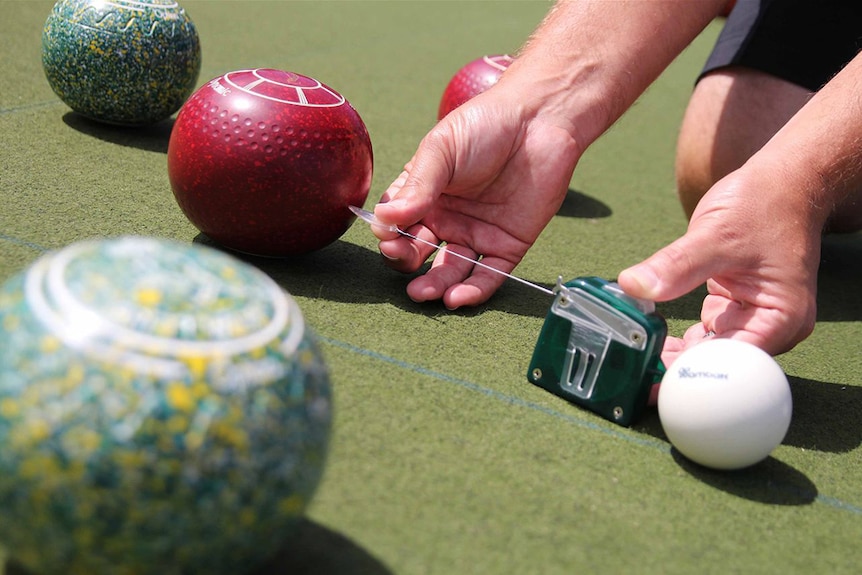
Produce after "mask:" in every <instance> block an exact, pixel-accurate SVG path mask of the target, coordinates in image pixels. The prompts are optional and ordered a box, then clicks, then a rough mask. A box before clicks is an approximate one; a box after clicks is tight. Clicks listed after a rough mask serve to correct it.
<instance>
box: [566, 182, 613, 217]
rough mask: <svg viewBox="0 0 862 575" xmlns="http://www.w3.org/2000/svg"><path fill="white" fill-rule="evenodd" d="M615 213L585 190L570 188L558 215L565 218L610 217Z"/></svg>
mask: <svg viewBox="0 0 862 575" xmlns="http://www.w3.org/2000/svg"><path fill="white" fill-rule="evenodd" d="M611 214H613V211H611V208H610V207H609V206H608V205H607V204H605V203H603V202H600V201H599V200H597V199H595V198H592V197H590V196H588V195H586V194H584V193H583V192H579V191H578V190H573V189H571V188H569V191H568V192H567V193H566V197H565V199H564V200H563V204H562V205H561V206H560V209H559V210H557V215H558V216H561V217H564V218H588V219H598V218H608V217H610V216H611Z"/></svg>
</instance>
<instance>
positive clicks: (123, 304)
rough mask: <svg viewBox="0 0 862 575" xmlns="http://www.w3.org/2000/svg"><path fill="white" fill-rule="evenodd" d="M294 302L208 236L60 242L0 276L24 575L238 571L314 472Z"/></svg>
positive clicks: (0, 343) (323, 395) (308, 374)
mask: <svg viewBox="0 0 862 575" xmlns="http://www.w3.org/2000/svg"><path fill="white" fill-rule="evenodd" d="M331 414H332V409H331V390H330V383H329V376H328V371H327V369H326V366H325V363H324V360H323V357H322V355H321V353H320V351H319V349H318V347H317V345H316V343H315V340H314V337H313V335H312V334H311V333H310V331H309V330H308V328H307V326H306V325H305V323H304V321H303V317H302V315H301V313H300V310H299V308H298V307H297V305H296V303H295V302H294V300H293V299H292V298H291V297H290V296H289V295H287V294H286V293H285V292H284V291H282V290H281V289H280V288H279V286H278V285H277V284H275V283H274V282H273V281H272V280H271V279H270V278H269V277H268V276H266V275H265V274H263V273H262V272H260V271H259V270H257V269H256V268H254V267H252V266H250V265H248V264H246V263H244V262H241V261H239V260H236V259H235V258H233V257H232V256H228V255H226V254H224V253H222V252H218V251H216V250H213V249H210V248H204V247H199V246H191V245H185V244H177V243H172V242H167V241H164V240H155V239H148V238H139V237H127V238H116V239H109V240H98V241H88V242H80V243H76V244H72V245H71V246H69V247H66V248H64V249H62V250H60V251H57V252H53V253H49V254H47V255H45V256H43V257H42V258H40V259H39V260H37V261H36V262H35V263H34V264H33V265H31V266H30V267H29V268H28V269H27V270H25V271H23V272H21V273H20V274H19V275H17V276H14V277H12V278H11V279H9V280H8V281H7V282H6V283H5V284H4V285H3V286H2V287H0V543H2V544H3V545H5V546H6V548H7V549H8V550H9V552H10V554H11V555H12V556H13V557H15V558H16V559H17V560H18V561H19V562H20V563H21V564H23V565H24V566H25V567H27V568H28V569H30V570H32V571H33V573H36V574H42V575H53V574H57V575H59V574H61V573H62V574H64V575H72V574H87V575H107V574H112V575H122V574H128V575H132V574H134V575H156V574H158V575H172V574H181V573H206V574H207V575H218V574H230V575H236V574H238V573H244V572H248V571H249V570H251V569H253V568H254V567H256V566H258V565H260V564H261V563H262V562H264V561H265V560H266V559H267V558H268V557H270V556H271V555H273V554H274V553H275V552H276V551H278V549H279V548H280V547H281V546H283V545H284V543H285V542H286V541H288V540H289V538H290V536H291V534H292V532H293V530H294V528H295V526H296V524H297V523H298V521H299V519H300V517H301V516H302V515H303V513H304V511H305V509H306V506H307V504H308V503H309V501H310V499H311V497H312V495H313V493H314V491H315V490H316V487H317V485H318V483H319V481H320V478H321V476H322V473H323V469H324V462H325V456H326V451H327V445H328V441H329V435H330V428H331V418H332V415H331Z"/></svg>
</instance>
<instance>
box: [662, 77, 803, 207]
mask: <svg viewBox="0 0 862 575" xmlns="http://www.w3.org/2000/svg"><path fill="white" fill-rule="evenodd" d="M809 97H810V93H809V92H808V91H807V90H805V89H803V88H801V87H799V86H796V85H794V84H790V83H788V82H785V81H784V80H780V79H778V78H775V77H773V76H769V75H767V74H764V73H761V72H756V71H753V70H748V69H742V68H725V69H722V70H718V71H716V72H712V73H710V74H708V75H706V76H705V77H703V78H702V79H701V80H700V82H698V84H697V86H696V87H695V90H694V93H693V94H692V97H691V100H690V102H689V105H688V108H687V109H686V112H685V117H684V118H683V122H682V126H681V128H680V133H679V140H678V142H677V158H676V181H677V193H678V196H679V200H680V203H681V204H682V207H683V210H684V211H685V214H686V216H687V217H691V214H692V212H694V209H695V208H696V207H697V204H698V202H699V201H700V199H701V198H702V197H703V195H704V194H706V192H707V191H709V189H710V188H711V187H712V186H713V185H714V184H715V183H716V182H717V181H718V180H720V179H721V178H723V177H724V176H726V175H727V174H729V173H730V172H732V171H734V170H736V169H737V168H739V167H740V166H742V165H743V164H744V163H745V162H746V161H748V159H749V158H750V157H751V156H752V155H754V153H756V152H757V151H758V150H759V149H760V148H761V147H762V146H763V145H764V144H765V143H766V142H768V141H769V139H770V138H771V137H772V136H773V135H774V134H775V133H776V132H777V131H778V130H779V129H780V128H781V126H783V125H784V124H785V123H786V122H787V120H789V119H790V118H791V117H792V116H793V114H795V113H796V112H797V111H798V110H799V108H801V107H802V106H803V105H804V104H805V102H806V101H807V99H808V98H809Z"/></svg>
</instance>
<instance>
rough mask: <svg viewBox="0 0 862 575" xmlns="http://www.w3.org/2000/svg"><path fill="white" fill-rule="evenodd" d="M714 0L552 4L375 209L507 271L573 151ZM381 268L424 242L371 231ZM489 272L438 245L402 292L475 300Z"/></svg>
mask: <svg viewBox="0 0 862 575" xmlns="http://www.w3.org/2000/svg"><path fill="white" fill-rule="evenodd" d="M723 3H724V0H703V1H697V2H692V1H687V0H619V1H607V0H580V1H562V2H559V3H557V4H556V5H555V6H554V8H553V9H552V10H551V12H550V13H549V14H548V16H547V17H546V18H545V20H544V21H543V22H542V24H541V25H540V26H539V27H538V29H537V30H536V32H535V33H534V34H533V36H532V37H531V38H530V39H529V41H528V42H527V43H526V44H525V46H524V48H523V50H522V51H521V53H520V54H519V55H518V58H517V59H516V61H515V63H513V64H512V65H511V66H510V67H509V69H508V70H507V72H506V74H504V75H503V77H502V79H501V80H500V82H498V84H497V85H496V86H494V87H493V88H491V89H490V90H488V91H487V92H485V93H484V94H481V95H479V96H477V97H476V98H474V99H473V100H471V101H469V102H467V103H466V104H464V105H462V106H461V107H459V108H457V109H456V110H454V111H453V112H451V113H450V114H449V115H447V116H446V117H445V118H444V119H443V120H442V121H441V122H439V123H438V124H437V126H435V127H434V129H432V130H431V132H429V133H428V135H426V136H425V138H423V140H422V142H421V143H420V145H419V148H418V150H417V151H416V153H415V154H414V156H413V158H412V159H411V160H410V161H409V162H408V163H407V165H406V166H405V169H404V172H403V173H402V174H401V176H400V177H399V178H398V179H396V181H395V182H393V183H392V185H391V186H389V188H388V189H387V190H386V192H385V193H384V194H383V197H382V203H381V204H378V206H377V207H376V209H375V212H376V215H377V216H378V217H379V218H380V219H381V220H382V221H384V222H387V223H395V224H398V225H399V226H401V227H408V228H409V231H410V232H411V233H413V234H414V235H418V236H420V237H422V238H423V239H425V240H428V241H432V242H440V241H446V242H448V244H449V249H450V250H455V251H458V252H459V253H462V254H463V255H466V256H469V257H476V256H480V255H481V256H482V257H483V258H484V259H485V263H486V264H488V265H490V266H493V267H496V268H498V269H501V270H503V271H506V272H511V271H512V269H513V268H514V267H515V266H516V265H517V264H518V262H520V260H521V259H522V258H523V256H524V254H525V253H526V251H527V250H528V249H529V247H530V246H531V245H532V244H533V242H535V240H536V238H537V237H538V235H539V233H540V232H541V231H542V230H543V229H544V227H545V226H546V225H547V223H548V222H549V221H550V219H551V218H552V217H553V215H554V214H555V213H556V210H557V209H558V208H559V206H560V204H561V202H562V200H563V198H564V197H565V193H566V189H567V187H568V183H569V181H570V179H571V176H572V171H573V170H574V168H575V165H576V164H577V162H578V160H579V158H580V156H581V154H582V153H583V151H584V149H585V148H586V147H587V146H588V145H590V144H591V143H592V142H593V141H594V140H595V139H596V138H598V137H599V136H600V135H601V134H602V133H603V132H604V131H605V130H607V129H608V128H609V127H610V126H611V125H612V124H613V123H614V122H615V121H616V120H617V118H619V116H620V115H622V114H623V112H624V111H625V110H626V109H627V108H628V107H629V106H630V105H631V104H632V103H633V102H634V101H635V100H636V99H637V97H638V96H639V95H640V94H641V93H642V92H643V90H645V89H646V88H647V86H648V85H649V84H650V83H651V82H652V81H653V80H654V79H655V78H656V77H657V76H658V75H659V74H660V73H661V71H662V70H663V69H664V68H665V67H666V66H667V65H668V64H669V63H670V62H671V61H672V60H673V58H674V57H675V56H676V55H677V54H678V53H679V52H680V51H681V50H682V49H683V48H684V47H685V46H686V45H687V44H688V43H689V42H690V41H691V40H692V39H693V38H694V37H695V36H696V35H697V34H698V33H699V32H700V31H701V30H702V29H703V27H704V26H706V24H707V23H708V22H709V21H710V20H711V19H712V18H713V17H714V16H715V15H716V14H717V13H718V12H719V11H720V9H721V7H722V5H723ZM375 233H377V234H378V237H379V238H380V239H381V240H382V241H381V243H380V251H381V253H383V254H384V255H385V256H386V258H387V260H388V263H389V265H390V266H391V267H393V268H395V269H399V270H401V271H405V272H412V271H415V270H416V269H418V268H419V267H420V266H421V265H422V264H423V262H424V261H425V259H426V258H427V257H428V256H429V254H430V252H431V248H429V247H427V246H425V245H422V244H417V243H416V242H412V241H410V240H408V239H406V238H399V237H396V236H395V235H394V234H392V233H391V232H385V231H382V229H380V228H378V229H377V230H376V232H375ZM500 284H501V279H500V277H499V276H497V275H495V274H491V273H490V272H487V271H486V270H483V269H481V268H478V267H473V266H470V264H469V263H465V262H464V261H463V260H457V259H455V258H452V257H450V256H447V254H446V252H445V251H444V252H440V253H438V254H437V256H435V260H434V264H433V265H432V269H431V270H430V271H429V272H428V273H426V274H425V275H423V276H420V277H419V278H416V279H415V280H413V281H412V282H411V283H410V285H409V286H408V288H407V291H408V294H409V295H410V297H411V298H413V299H414V300H416V301H425V300H431V299H438V298H443V300H444V303H445V304H446V305H447V306H448V307H450V308H457V307H460V306H462V305H476V304H479V303H481V302H483V301H485V300H487V299H488V298H489V297H490V296H491V295H492V294H493V293H494V291H495V290H496V289H497V288H498V287H499V286H500Z"/></svg>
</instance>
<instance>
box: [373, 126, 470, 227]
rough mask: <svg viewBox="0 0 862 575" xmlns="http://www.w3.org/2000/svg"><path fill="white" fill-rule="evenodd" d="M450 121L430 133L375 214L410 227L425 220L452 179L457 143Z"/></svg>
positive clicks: (389, 189)
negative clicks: (449, 126) (449, 125)
mask: <svg viewBox="0 0 862 575" xmlns="http://www.w3.org/2000/svg"><path fill="white" fill-rule="evenodd" d="M447 126H448V125H447V124H446V120H445V119H444V120H443V122H441V123H440V124H438V125H437V127H435V128H434V129H432V130H431V132H429V133H428V135H426V136H425V137H424V138H423V139H422V142H421V143H420V144H419V148H418V149H417V150H416V155H414V156H413V159H412V160H410V163H409V164H408V165H407V167H406V168H405V170H404V171H403V172H402V173H401V175H399V176H398V178H396V180H395V181H394V182H393V183H392V185H390V186H389V188H387V190H386V191H385V192H384V194H383V196H382V198H381V203H379V204H377V205H376V206H375V208H374V214H375V215H376V216H377V217H378V218H379V219H380V221H382V222H385V223H393V224H396V225H399V226H407V225H410V224H414V223H416V222H418V221H419V220H421V219H422V218H423V217H424V216H425V214H427V213H428V212H429V211H430V210H431V208H432V206H433V204H434V202H435V200H436V199H437V198H438V197H439V196H440V194H442V193H443V191H444V190H445V189H446V186H447V185H448V184H449V182H450V181H451V179H452V177H453V174H454V170H455V152H454V148H455V142H454V135H453V134H452V131H451V130H450V129H449V128H448V127H447Z"/></svg>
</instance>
